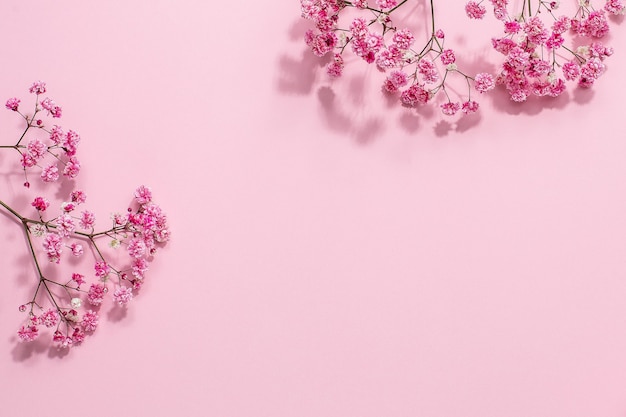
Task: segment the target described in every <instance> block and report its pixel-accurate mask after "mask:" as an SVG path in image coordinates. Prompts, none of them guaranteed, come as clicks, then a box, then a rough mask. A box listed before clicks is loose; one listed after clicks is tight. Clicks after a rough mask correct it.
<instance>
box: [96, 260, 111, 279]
mask: <svg viewBox="0 0 626 417" xmlns="http://www.w3.org/2000/svg"><path fill="white" fill-rule="evenodd" d="M94 269H95V270H96V276H97V277H98V278H104V277H106V276H107V275H109V273H110V272H111V267H109V265H107V263H106V262H104V261H98V262H96V264H95V265H94Z"/></svg>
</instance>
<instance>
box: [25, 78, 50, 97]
mask: <svg viewBox="0 0 626 417" xmlns="http://www.w3.org/2000/svg"><path fill="white" fill-rule="evenodd" d="M28 91H29V92H30V93H35V94H37V95H39V94H43V93H45V92H46V83H44V82H43V81H35V82H34V83H33V84H32V85H31V86H30V88H29V89H28Z"/></svg>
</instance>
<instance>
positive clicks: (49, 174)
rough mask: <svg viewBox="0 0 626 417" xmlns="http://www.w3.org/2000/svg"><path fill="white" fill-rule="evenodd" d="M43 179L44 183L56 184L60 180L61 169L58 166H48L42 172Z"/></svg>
mask: <svg viewBox="0 0 626 417" xmlns="http://www.w3.org/2000/svg"><path fill="white" fill-rule="evenodd" d="M41 179H42V180H43V181H44V182H54V181H56V180H58V179H59V168H57V166H56V164H52V165H48V166H47V167H45V168H44V169H43V170H42V171H41Z"/></svg>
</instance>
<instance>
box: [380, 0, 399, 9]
mask: <svg viewBox="0 0 626 417" xmlns="http://www.w3.org/2000/svg"><path fill="white" fill-rule="evenodd" d="M376 5H378V7H379V8H380V9H382V10H388V9H393V8H394V7H396V6H397V5H398V0H376Z"/></svg>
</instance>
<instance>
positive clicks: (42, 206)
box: [30, 197, 50, 211]
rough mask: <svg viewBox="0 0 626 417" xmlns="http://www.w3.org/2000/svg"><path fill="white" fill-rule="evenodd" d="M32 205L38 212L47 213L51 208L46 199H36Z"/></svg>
mask: <svg viewBox="0 0 626 417" xmlns="http://www.w3.org/2000/svg"><path fill="white" fill-rule="evenodd" d="M30 204H31V206H33V207H35V209H37V210H38V211H45V210H46V209H47V208H48V207H50V202H49V201H48V199H47V198H44V197H35V199H34V200H33V202H32V203H30Z"/></svg>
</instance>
